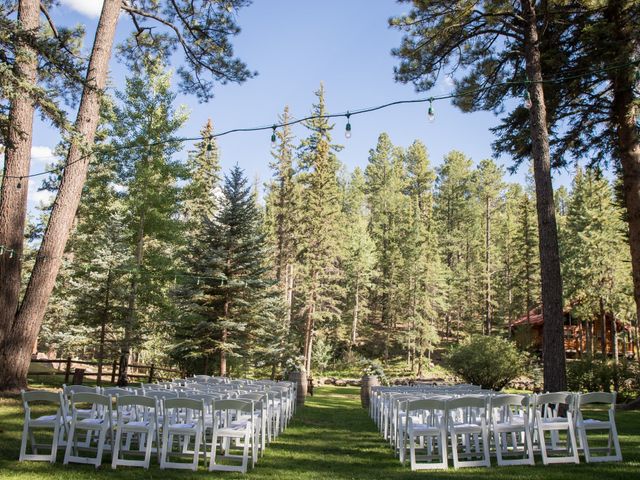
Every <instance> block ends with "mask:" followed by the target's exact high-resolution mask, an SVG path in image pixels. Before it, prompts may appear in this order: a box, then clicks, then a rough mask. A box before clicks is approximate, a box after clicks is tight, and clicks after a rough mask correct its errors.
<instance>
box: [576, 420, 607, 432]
mask: <svg viewBox="0 0 640 480" xmlns="http://www.w3.org/2000/svg"><path fill="white" fill-rule="evenodd" d="M578 428H585V429H587V430H597V429H607V428H611V422H609V421H604V420H596V419H593V418H586V419H584V420H580V421H578Z"/></svg>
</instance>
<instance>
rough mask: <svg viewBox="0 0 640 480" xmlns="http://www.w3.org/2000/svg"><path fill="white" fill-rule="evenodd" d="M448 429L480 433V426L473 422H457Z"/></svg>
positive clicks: (458, 431)
mask: <svg viewBox="0 0 640 480" xmlns="http://www.w3.org/2000/svg"><path fill="white" fill-rule="evenodd" d="M450 430H452V431H453V430H455V431H456V432H457V433H482V427H481V426H480V425H476V424H475V423H457V424H455V425H451V426H450Z"/></svg>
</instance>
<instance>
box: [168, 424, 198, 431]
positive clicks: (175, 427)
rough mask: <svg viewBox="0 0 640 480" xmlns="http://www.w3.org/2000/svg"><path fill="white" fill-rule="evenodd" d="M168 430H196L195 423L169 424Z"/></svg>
mask: <svg viewBox="0 0 640 480" xmlns="http://www.w3.org/2000/svg"><path fill="white" fill-rule="evenodd" d="M169 428H170V429H171V430H194V429H195V428H196V424H195V423H170V424H169Z"/></svg>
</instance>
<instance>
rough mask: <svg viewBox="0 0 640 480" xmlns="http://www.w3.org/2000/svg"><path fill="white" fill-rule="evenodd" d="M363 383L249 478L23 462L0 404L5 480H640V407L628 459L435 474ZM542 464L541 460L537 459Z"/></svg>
mask: <svg viewBox="0 0 640 480" xmlns="http://www.w3.org/2000/svg"><path fill="white" fill-rule="evenodd" d="M358 393H359V391H358V389H357V388H346V387H321V388H318V389H316V396H314V397H310V398H308V399H307V403H306V405H305V406H304V407H302V408H300V409H298V412H297V414H296V417H295V418H294V419H293V421H292V422H291V424H290V425H289V427H288V428H287V430H286V431H285V433H284V434H282V435H281V436H280V437H279V438H278V440H277V441H275V442H273V443H272V444H271V445H270V446H269V448H268V449H267V451H266V453H265V455H264V457H262V458H261V459H260V461H259V463H258V465H257V466H256V468H255V469H254V470H252V471H250V472H249V474H248V475H247V476H242V475H238V474H227V473H222V472H215V473H209V472H206V471H205V470H204V468H202V467H201V469H200V471H199V472H198V473H192V472H187V471H175V470H167V471H160V470H159V469H158V467H157V465H153V466H152V467H151V468H150V469H149V471H143V470H142V469H134V468H118V470H117V471H116V472H113V471H111V469H110V468H109V466H108V462H109V460H110V457H109V454H105V458H104V462H105V464H104V465H103V467H102V468H101V469H100V470H98V471H95V470H94V469H93V467H89V466H84V465H73V466H68V467H64V466H62V465H61V461H62V452H60V454H59V456H58V463H57V464H56V465H49V464H46V463H34V462H23V463H18V462H17V461H16V460H15V459H16V458H17V457H18V448H19V440H20V430H21V426H22V419H21V415H22V412H21V409H20V407H19V404H18V402H17V401H15V400H2V401H0V429H3V430H5V432H3V433H0V478H2V479H3V480H4V479H5V478H6V479H20V480H25V479H47V480H48V479H73V480H76V479H77V480H80V479H83V480H84V479H94V478H95V479H107V478H109V479H112V480H113V479H118V480H120V479H157V478H161V479H162V480H172V479H191V478H212V475H213V476H215V477H222V478H254V479H256V480H258V479H282V480H303V479H304V480H307V479H309V480H316V479H345V480H346V479H390V480H395V479H404V478H419V477H420V476H425V477H428V478H429V479H430V480H433V479H440V478H442V479H449V478H450V479H452V480H453V479H464V480H467V479H476V478H487V479H488V478H491V479H492V480H493V479H498V480H502V479H504V480H511V479H540V480H542V479H545V480H546V479H559V480H564V479H567V480H569V479H571V480H573V479H579V480H591V479H594V480H596V479H598V480H600V479H603V478H604V479H606V480H613V479H618V478H619V479H624V480H632V479H635V478H640V475H639V472H640V464H639V461H640V454H639V452H638V449H639V448H640V412H620V413H619V414H618V425H619V430H620V433H621V443H622V447H623V455H624V457H625V462H624V463H620V464H614V463H603V464H590V465H587V464H580V465H554V466H547V467H543V466H542V465H540V464H539V465H537V466H535V467H524V466H522V467H497V466H494V467H492V468H490V469H477V468H476V469H464V470H457V471H456V470H453V469H452V468H450V469H449V470H446V471H431V472H411V471H410V470H409V467H408V466H404V467H403V466H402V465H400V462H399V461H398V460H397V458H396V457H394V455H393V451H392V449H391V448H390V447H389V445H388V444H387V443H386V442H385V441H384V440H383V439H382V437H381V436H380V434H379V433H378V431H377V430H376V427H375V425H374V423H373V422H372V421H371V420H370V419H369V417H368V412H367V411H366V410H364V409H362V408H360V399H359V397H358ZM536 460H537V461H538V463H540V460H539V458H536Z"/></svg>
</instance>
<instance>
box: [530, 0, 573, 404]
mask: <svg viewBox="0 0 640 480" xmlns="http://www.w3.org/2000/svg"><path fill="white" fill-rule="evenodd" d="M521 5H522V11H523V15H524V18H525V25H524V39H525V41H524V50H525V60H526V70H527V76H528V78H529V79H530V80H531V83H530V84H529V85H528V91H529V94H530V95H531V102H532V106H531V109H530V110H529V122H530V128H531V146H532V154H533V170H534V178H535V185H536V209H537V213H538V232H539V238H540V243H539V248H540V276H541V283H542V305H543V308H544V312H543V314H544V329H543V349H542V351H543V374H544V386H545V389H546V390H547V391H550V392H553V391H562V390H566V387H567V375H566V360H565V351H564V319H563V315H562V278H561V276H560V255H559V251H558V229H557V225H556V216H555V205H554V201H553V185H552V181H551V161H550V153H549V132H548V130H547V112H546V106H545V100H544V91H543V88H542V83H541V82H542V68H541V63H540V47H539V39H538V29H537V19H536V12H535V6H534V3H533V1H532V0H521Z"/></svg>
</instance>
